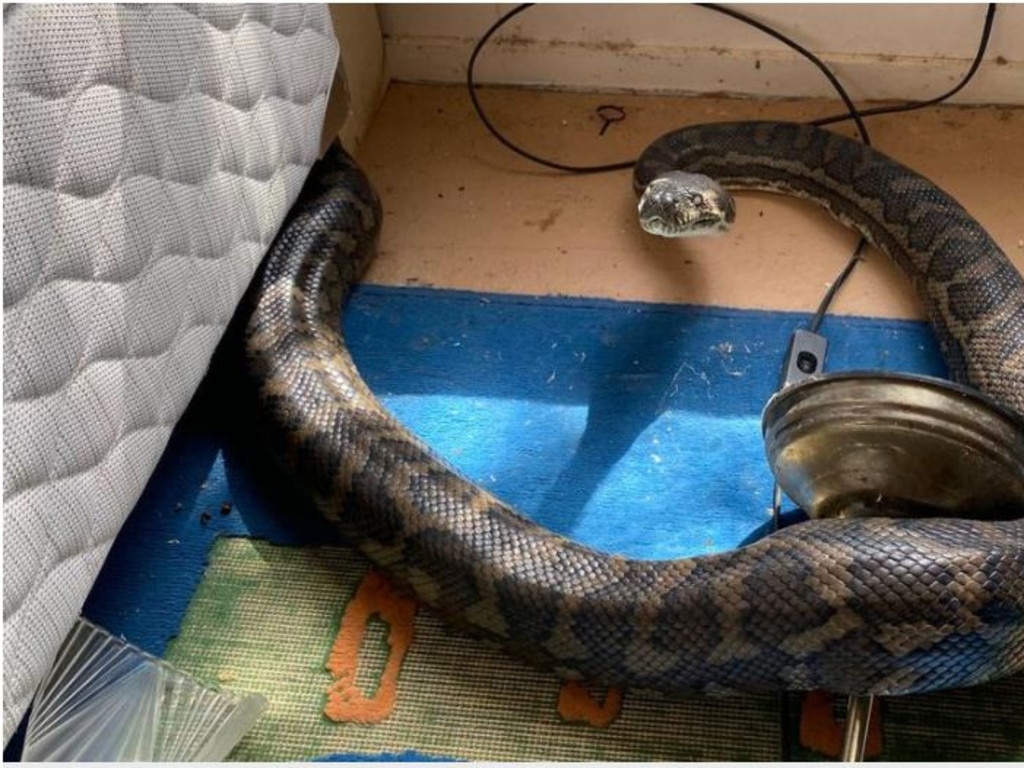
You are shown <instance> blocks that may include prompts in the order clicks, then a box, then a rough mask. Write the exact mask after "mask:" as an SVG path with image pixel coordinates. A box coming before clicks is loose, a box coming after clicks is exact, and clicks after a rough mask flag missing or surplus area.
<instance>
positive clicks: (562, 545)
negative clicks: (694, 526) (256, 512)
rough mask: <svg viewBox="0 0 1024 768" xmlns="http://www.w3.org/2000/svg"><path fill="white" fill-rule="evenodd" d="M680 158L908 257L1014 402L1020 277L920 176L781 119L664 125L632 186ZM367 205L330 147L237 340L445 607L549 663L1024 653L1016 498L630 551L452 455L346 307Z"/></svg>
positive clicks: (264, 383)
mask: <svg viewBox="0 0 1024 768" xmlns="http://www.w3.org/2000/svg"><path fill="white" fill-rule="evenodd" d="M671 168H685V169H686V170H692V171H698V172H701V173H704V174H707V175H709V176H712V177H715V178H717V179H718V180H720V181H721V182H722V183H723V184H724V185H725V186H726V187H732V188H752V189H770V190H775V191H781V192H784V193H788V194H793V195H798V196H801V197H806V198H810V199H812V200H814V201H816V202H818V203H820V204H821V205H823V206H824V207H825V208H827V209H828V210H829V211H830V212H831V213H832V214H833V215H834V216H836V217H837V218H838V219H840V220H841V221H843V222H844V223H846V224H848V225H851V226H853V227H855V228H856V229H858V230H859V231H860V232H861V233H863V234H864V235H865V236H866V237H867V238H868V239H869V240H870V241H871V242H873V243H874V244H875V245H876V246H878V247H879V248H880V249H881V250H883V251H884V252H885V253H887V254H888V255H889V256H890V257H892V258H893V259H894V260H895V261H896V263H897V264H898V265H899V266H900V268H901V269H902V271H903V272H904V273H906V275H907V276H908V277H909V278H910V280H911V281H912V283H913V285H914V287H915V288H916V290H917V293H918V295H919V297H920V299H921V301H922V302H923V304H924V306H925V308H926V310H927V313H928V317H929V319H930V322H931V324H932V327H933V328H934V329H935V332H936V334H937V335H938V337H939V340H940V342H941V345H942V349H943V351H944V354H945V357H946V360H947V362H948V364H949V368H950V371H951V372H952V374H953V375H954V377H956V378H959V379H961V380H965V381H968V382H970V383H971V384H973V385H974V386H976V387H978V388H980V389H982V390H984V391H985V392H987V393H988V394H989V395H991V396H992V397H994V398H996V399H997V400H999V401H1001V402H1002V403H1004V404H1005V405H1007V406H1009V407H1010V408H1013V409H1015V410H1016V411H1017V412H1024V281H1022V279H1021V276H1020V274H1019V273H1018V272H1017V271H1016V270H1015V269H1014V267H1013V266H1012V264H1011V263H1010V262H1009V261H1008V259H1007V258H1006V257H1005V255H1004V254H1003V253H1002V252H1001V251H1000V250H999V248H998V246H997V245H996V244H995V243H994V242H993V241H992V239H991V238H990V237H989V236H988V235H987V234H986V232H985V231H984V230H983V229H982V227H981V226H980V225H979V224H978V223H977V222H976V221H975V220H974V219H973V218H971V216H970V215H969V214H968V213H967V212H966V211H964V209H963V208H961V207H960V206H959V205H958V204H957V203H956V201H954V200H953V199H952V198H951V197H950V196H949V195H947V194H946V193H944V192H943V191H942V190H940V189H939V188H938V187H936V186H935V185H934V184H932V183H931V182H929V181H928V180H926V179H924V178H922V177H921V176H919V175H918V174H916V173H914V172H912V171H910V170H909V169H907V168H905V167H903V166H902V165H900V164H898V163H896V162H895V161H893V160H891V159H890V158H888V157H886V156H884V155H882V154H880V153H878V152H876V151H873V150H871V149H870V148H867V147H864V146H862V145H861V144H859V143H857V142H855V141H853V140H850V139H846V138H843V137H840V136H838V135H836V134H833V133H831V132H827V131H824V130H821V129H817V128H812V127H809V126H804V125H796V124H788V123H772V122H750V123H733V124H714V125H705V126H695V127H690V128H684V129H681V130H679V131H676V132H674V133H672V134H669V135H667V136H665V137H663V138H661V139H659V140H658V141H656V142H655V143H654V144H652V145H651V146H650V147H649V148H648V149H647V150H646V152H645V153H644V155H643V157H642V158H641V159H640V161H639V162H638V165H637V167H636V172H635V180H636V183H637V186H638V188H642V187H643V186H645V185H646V184H647V183H648V182H649V181H650V180H651V179H653V178H654V177H655V176H657V175H658V174H660V173H661V172H663V171H665V170H668V169H671ZM380 219H381V209H380V205H379V202H378V200H377V197H376V195H375V194H374V192H373V190H372V188H371V187H370V185H369V183H368V181H367V179H366V177H365V176H364V175H363V173H362V172H361V171H360V170H359V168H358V167H357V166H356V165H355V163H354V161H352V160H351V159H350V158H349V157H348V156H347V155H345V154H344V152H343V151H341V150H340V149H337V148H335V149H332V150H331V152H330V153H329V155H328V157H327V158H325V160H324V161H321V163H320V164H319V166H318V168H317V169H315V170H314V173H313V175H312V177H311V180H310V182H309V183H308V184H307V187H306V190H305V191H304V193H303V195H302V197H301V198H300V201H299V203H298V204H297V205H296V207H295V208H294V209H293V215H292V217H291V219H290V220H289V222H288V223H287V224H286V225H285V227H284V228H283V229H282V231H281V233H280V234H279V236H278V240H277V241H276V243H275V245H274V246H273V248H272V250H271V252H270V254H269V255H268V258H267V260H266V262H265V264H264V266H263V268H262V271H261V273H260V274H259V276H258V278H257V280H256V283H255V284H254V288H253V297H254V299H253V302H254V303H253V305H252V307H253V308H252V312H251V315H250V317H249V320H248V326H247V329H246V336H245V344H246V356H247V360H248V365H249V368H250V371H251V373H252V374H253V375H254V377H255V380H256V381H257V382H258V387H259V397H260V403H261V408H262V411H263V413H264V414H265V416H266V428H267V430H268V433H269V437H270V439H271V440H272V442H273V443H274V445H275V448H276V450H277V452H278V453H279V454H280V456H281V457H282V458H283V460H284V461H285V463H286V465H287V466H288V467H290V469H291V471H292V472H294V473H295V475H296V477H297V478H299V479H300V481H301V483H302V484H303V485H304V487H305V488H307V489H308V491H309V493H310V494H311V496H312V498H313V500H314V502H315V503H316V505H317V506H318V507H319V508H320V510H321V511H322V512H323V513H324V514H325V515H326V516H327V517H328V518H329V519H330V520H332V521H334V522H335V523H336V524H337V525H338V527H339V528H340V529H341V531H342V532H343V533H344V534H345V535H346V536H348V537H349V538H350V539H351V540H352V541H353V542H355V543H356V544H358V546H359V547H360V549H361V550H362V551H363V552H364V553H365V554H366V555H367V556H368V557H369V558H370V559H371V560H373V561H374V562H376V563H377V564H378V565H380V566H381V567H383V568H384V569H386V570H387V571H388V572H389V573H390V574H391V575H392V576H393V577H394V578H395V579H396V580H397V581H399V582H400V583H402V584H404V585H406V586H407V587H409V588H411V589H412V590H413V591H414V592H415V594H416V595H417V596H418V597H419V599H420V600H422V601H423V602H424V603H426V604H428V605H429V606H431V607H432V608H433V609H434V610H436V611H437V612H439V613H440V614H441V616H442V617H443V618H445V619H447V620H448V621H449V622H451V623H452V624H454V625H456V626H458V627H461V628H464V629H467V630H470V631H471V632H473V633H475V634H477V635H482V636H484V637H487V638H490V639H492V640H495V641H497V642H498V643H499V644H501V645H502V646H503V647H505V648H506V649H507V650H509V651H510V652H512V653H513V654H515V655H518V656H520V657H522V658H525V659H527V660H529V661H531V662H533V663H536V664H542V665H545V666H547V667H549V668H552V669H554V670H555V671H556V672H558V673H560V674H562V675H564V676H568V677H577V678H580V677H582V678H587V679H593V680H600V681H603V682H606V683H616V684H625V685H629V686H633V687H638V688H650V689H658V690H665V691H687V690H712V691H713V690H772V689H824V690H829V691H833V692H837V693H874V694H903V693H911V692H918V691H925V690H933V689H939V688H948V687H953V686H962V685H970V684H974V683H978V682H982V681H984V680H987V679H991V678H994V677H998V676H1001V675H1005V674H1009V673H1012V672H1015V671H1018V670H1021V669H1024V521H1022V520H1020V519H1016V520H1007V521H998V522H981V521H974V520H957V519H900V520H896V519H883V518H856V519H832V520H819V521H812V522H808V523H805V524H802V525H796V526H792V527H790V528H786V529H784V530H782V531H780V532H778V533H776V534H774V535H772V536H769V537H767V538H764V539H762V540H760V541H758V542H756V543H754V544H752V545H749V546H746V547H743V548H741V549H737V550H734V551H729V552H723V553H720V554H715V555H709V556H703V557H695V558H690V559H682V560H675V561H663V562H654V561H636V560H628V559H625V558H622V557H618V556H614V555H608V554H604V553H599V552H596V551H593V550H591V549H588V548H586V547H584V546H581V545H579V544H577V543H574V542H572V541H570V540H567V539H565V538H563V537H561V536H558V535H556V534H554V533H552V532H550V531H548V530H546V529H544V528H542V527H540V526H538V525H536V524H534V523H532V522H531V521H529V520H528V519H526V518H524V517H523V516H521V515H519V514H518V513H516V512H515V511H514V510H512V509H510V508H509V507H508V506H507V505H505V504H503V503H502V502H501V501H499V500H498V499H496V498H494V497H493V496H492V495H491V494H490V493H488V492H487V491H485V490H483V489H481V488H479V487H478V486H476V485H474V484H473V483H471V482H469V481H468V480H466V479H464V478H463V477H461V476H460V475H459V474H458V473H457V472H455V471H454V470H453V469H451V468H450V467H449V466H448V465H447V464H446V463H445V462H444V461H443V460H440V459H439V458H437V457H436V456H434V455H433V454H432V453H431V451H430V450H429V449H428V448H427V447H426V446H425V445H424V444H423V443H422V442H421V441H419V440H418V439H417V438H415V437H414V436H412V435H411V434H409V432H408V431H406V430H405V429H404V428H403V427H402V426H401V425H400V424H398V423H397V421H396V420H395V419H394V418H393V417H392V416H390V415H389V414H388V413H387V411H386V410H385V409H384V408H383V407H382V406H381V405H380V403H379V402H378V401H377V399H376V398H375V397H374V396H373V395H372V394H371V392H370V391H369V389H368V388H367V386H366V385H365V384H364V382H363V381H362V379H361V378H360V376H359V374H358V372H357V371H356V368H355V366H354V365H353V362H352V359H351V358H350V356H349V353H348V351H347V350H346V348H345V344H344V340H343V337H342V336H341V334H340V333H339V331H338V316H339V313H340V311H341V309H342V308H343V305H344V302H345V300H346V297H347V295H348V292H349V289H350V288H351V286H352V285H353V283H354V282H355V281H356V280H357V279H358V277H359V275H360V274H361V272H362V270H363V268H364V267H365V265H366V264H367V262H368V260H369V259H370V258H371V257H372V255H373V252H374V249H375V245H376V240H377V233H378V230H379V226H380ZM624 503H629V502H628V500H624ZM682 512H683V514H682V515H681V520H683V521H685V510H683V511H682ZM683 524H685V522H684V523H683Z"/></svg>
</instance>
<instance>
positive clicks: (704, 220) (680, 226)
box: [640, 216, 732, 239]
mask: <svg viewBox="0 0 1024 768" xmlns="http://www.w3.org/2000/svg"><path fill="white" fill-rule="evenodd" d="M731 224H732V219H730V218H724V219H723V218H721V217H719V216H702V217H700V218H698V219H695V220H692V221H687V222H679V221H675V220H672V219H668V220H666V219H664V218H662V217H660V216H649V217H646V218H641V219H640V228H641V229H643V230H644V232H647V233H649V234H652V235H657V236H658V237H669V238H675V239H678V238H684V237H704V236H707V235H720V234H722V233H724V232H728V231H729V230H730V228H731Z"/></svg>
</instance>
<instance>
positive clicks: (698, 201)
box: [690, 192, 704, 207]
mask: <svg viewBox="0 0 1024 768" xmlns="http://www.w3.org/2000/svg"><path fill="white" fill-rule="evenodd" d="M690 205H694V206H698V207H699V206H702V205H704V195H702V194H701V193H700V192H691V193H690Z"/></svg>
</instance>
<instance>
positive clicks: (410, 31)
mask: <svg viewBox="0 0 1024 768" xmlns="http://www.w3.org/2000/svg"><path fill="white" fill-rule="evenodd" d="M511 7H512V6H492V5H487V6H472V5H471V6H468V7H457V6H451V5H427V6H415V7H413V6H409V5H393V6H391V5H388V6H380V7H379V9H378V12H379V14H380V17H381V28H382V31H383V33H384V43H385V51H386V57H387V63H388V70H389V74H390V76H391V77H392V78H393V79H395V80H401V81H407V82H459V81H463V80H464V79H465V76H466V63H467V61H468V59H469V55H470V53H471V51H472V49H473V46H474V44H475V43H476V41H477V40H478V39H479V37H480V36H481V35H482V34H483V33H484V32H485V31H486V30H487V28H488V27H489V26H490V25H491V23H493V22H494V21H495V20H496V19H497V18H498V16H499V15H500V14H501V13H504V12H505V11H506V10H508V9H509V8H511ZM733 7H736V8H737V9H740V10H744V11H746V12H747V13H750V14H751V15H753V16H755V17H756V18H758V19H760V20H762V21H766V22H767V23H769V24H770V25H772V26H773V27H775V28H776V29H778V30H779V31H780V32H783V33H785V34H788V35H790V36H791V37H793V38H794V39H795V40H796V41H797V42H799V43H801V44H802V45H804V46H805V47H807V48H808V49H810V50H811V51H813V52H814V53H816V54H817V55H818V56H820V58H821V59H822V60H823V61H825V63H827V64H828V65H829V66H830V67H831V68H832V69H833V70H834V71H835V73H836V74H837V76H838V77H839V79H840V81H841V82H842V83H843V85H844V86H845V87H846V88H847V90H848V91H849V92H850V94H851V96H852V97H853V98H854V99H856V100H858V101H872V100H882V99H896V100H909V99H926V98H929V97H932V96H935V95H938V94H941V93H943V92H944V91H946V90H948V89H949V88H951V87H952V86H953V85H954V84H956V83H957V82H958V81H959V80H960V79H961V77H962V76H963V75H964V73H965V72H966V71H967V70H968V68H969V67H970V64H971V61H972V60H973V58H974V54H975V51H976V49H977V45H978V40H979V37H980V33H981V28H982V22H983V20H984V17H985V6H984V5H982V4H973V5H970V4H966V5H964V4H954V5H941V6H932V5H928V6H916V7H915V6H906V5H881V6H872V5H867V6H849V5H839V4H825V5H816V4H810V5H807V6H794V5H767V6H733ZM477 67H478V69H477V81H478V82H479V83H501V84H508V85H524V86H542V87H548V88H551V87H553V88H556V89H567V90H601V91H605V92H607V91H614V90H623V91H629V92H639V93H664V94H693V93H726V94H736V95H745V96H758V97H833V96H835V91H834V90H833V89H832V86H831V85H830V84H829V83H828V81H827V80H826V79H825V77H824V76H823V75H822V74H821V72H819V71H818V70H817V69H816V68H815V67H814V66H813V65H812V64H811V63H810V62H809V61H807V60H806V59H805V58H803V57H802V56H801V55H800V54H798V53H796V52H795V51H792V50H791V49H788V48H786V47H785V46H783V45H782V44H781V43H777V42H775V41H774V40H772V39H771V38H768V37H767V36H765V35H764V34H763V33H761V32H758V31H757V30H754V29H752V28H750V27H747V26H746V25H744V24H742V23H741V22H739V21H735V20H732V19H728V18H725V17H723V16H720V15H719V14H716V13H713V12H710V11H707V10H704V9H700V8H696V7H691V6H676V5H669V6H656V5H646V4H638V5H635V6H632V7H631V6H624V5H619V4H612V5H589V4H584V5H562V4H557V5H555V4H552V5H545V4H540V5H538V6H536V7H534V8H531V9H530V10H528V11H526V12H525V13H523V14H520V15H519V16H517V17H516V18H515V19H513V20H511V21H510V22H509V24H508V25H506V26H505V27H504V28H503V29H502V30H501V31H499V32H498V33H497V34H496V35H495V36H494V37H493V38H492V40H491V41H490V43H489V45H488V46H487V48H486V49H485V50H484V52H483V54H482V55H481V56H480V59H479V61H478V65H477ZM953 101H954V102H959V103H969V104H1024V6H1015V5H1004V6H1000V7H999V10H998V12H997V14H996V19H995V24H994V27H993V31H992V36H991V40H990V43H989V47H988V51H987V54H986V57H985V61H984V62H983V65H982V67H981V68H980V70H979V71H978V73H977V74H976V75H975V77H974V79H973V80H972V82H971V83H970V85H969V87H968V88H966V89H964V90H963V91H961V92H960V93H959V94H957V96H956V97H954V99H953Z"/></svg>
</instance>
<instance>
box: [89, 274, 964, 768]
mask: <svg viewBox="0 0 1024 768" xmlns="http://www.w3.org/2000/svg"><path fill="white" fill-rule="evenodd" d="M808 319H809V318H808V316H807V315H804V314H798V313H782V312H763V311H745V310H734V309H722V308H715V307H694V306H675V305H657V304H643V303H632V302H613V301H603V300H595V299H578V298H553V297H549V298H532V297H525V296H514V295H497V294H480V293H468V292H461V291H449V290H434V289H420V288H400V289H399V288H387V287H379V286H372V285H366V286H361V287H359V288H358V289H357V290H356V291H355V293H354V295H353V298H352V300H351V304H350V307H349V310H348V312H347V313H346V317H345V321H344V330H345V334H346V337H347V340H348V343H349V346H350V348H351V350H352V353H353V356H354V358H355V360H356V363H357V365H358V366H359V368H360V370H361V371H362V373H363V375H364V377H365V379H366V380H367V382H368V383H369V384H370V386H371V387H372V388H373V390H374V391H375V392H377V393H378V395H379V396H380V397H381V399H382V400H383V401H384V403H385V404H386V405H387V406H388V407H389V408H391V409H392V411H393V412H394V413H395V414H396V415H397V416H398V417H399V418H400V419H401V420H402V421H403V422H404V423H405V424H407V425H408V426H409V428H410V429H412V430H413V431H414V432H416V433H417V434H419V435H420V436H421V437H423V438H424V439H425V440H426V441H427V442H428V443H429V444H430V445H431V446H433V447H434V448H435V449H436V450H437V451H438V452H439V453H441V454H442V455H444V456H445V457H447V458H448V459H449V460H450V461H451V462H453V463H454V464H455V465H456V466H457V467H458V468H459V469H460V470H461V471H462V472H463V473H465V474H466V475H467V476H469V477H470V478H472V479H473V480H475V481H477V482H479V483H480V484H482V485H484V486H486V487H487V488H489V489H490V490H492V491H493V492H495V493H496V494H498V495H499V496H500V497H502V498H503V499H505V500H506V501H508V502H510V503H512V504H513V505H514V506H516V507H517V508H518V509H520V510H521V511H523V512H525V513H526V514H528V515H530V516H531V517H533V518H534V519H535V520H538V521H539V522H541V523H543V524H544V525H546V526H548V527H550V528H552V529H553V530H556V531H558V532H560V533H563V534H566V535H569V536H572V537H574V538H576V539H578V540H580V541H583V542H585V543H586V544H589V545H591V546H593V547H596V548H599V549H603V550H609V551H616V552H620V553H623V554H626V555H630V556H633V557H640V558H665V557H681V556H687V555H694V554H701V553H707V552H714V551H720V550H722V549H726V548H731V547H735V546H737V545H739V544H741V543H743V542H745V541H750V540H752V539H754V538H757V537H758V536H759V535H761V534H763V533H764V531H765V530H766V524H767V521H768V511H769V506H770V503H771V489H772V478H771V474H770V472H769V470H768V467H767V464H766V461H765V459H764V453H763V448H762V444H761V429H760V416H761V410H762V408H763V406H764V404H765V402H766V401H767V400H768V398H769V397H770V396H771V394H772V393H773V392H774V391H775V389H776V387H777V384H778V376H779V371H780V367H781V364H782V360H783V357H784V354H785V351H786V349H787V345H788V343H789V339H790V335H791V333H792V331H793V330H794V329H795V328H797V327H804V326H805V325H806V323H807V320H808ZM822 332H823V333H824V334H825V335H826V336H827V337H828V339H829V342H830V348H829V356H828V361H827V364H826V368H827V370H829V371H840V370H864V369H876V370H888V371H908V372H917V373H924V374H930V375H939V376H941V375H943V370H944V367H943V363H942V361H941V358H940V356H939V354H938V349H937V345H936V344H935V342H934V340H933V338H932V336H931V333H930V331H929V329H928V328H927V326H925V325H924V324H922V323H917V322H904V321H893V320H877V319H868V318H837V317H830V318H828V319H827V320H826V322H825V324H824V326H823V328H822ZM237 376H238V372H237V371H236V370H232V369H230V368H229V367H228V366H225V365H223V364H222V362H215V364H214V366H213V367H212V369H211V372H210V375H209V376H208V377H207V380H206V381H205V382H204V385H203V387H202V388H201V390H200V391H199V393H198V394H197V396H196V397H195V399H194V401H193V403H192V405H191V406H190V408H189V410H188V412H187V413H186V415H185V417H184V418H183V420H182V421H181V423H180V425H179V426H178V428H177V429H176V431H175V434H174V436H173V437H172V439H171V442H170V445H169V447H168V449H167V451H166V453H165V455H164V457H163V459H162V461H161V463H160V465H159V467H158V469H157V471H156V473H155V474H154V476H153V478H152V480H151V481H150V483H149V485H148V487H147V489H146V491H145V493H144V495H143V497H142V498H141V499H140V501H139V504H138V505H137V508H136V509H135V511H134V512H133V514H132V515H131V517H130V518H129V520H128V522H127V524H126V525H125V527H124V529H123V531H122V533H121V535H120V536H119V537H118V540H117V542H116V543H115V546H114V548H113V550H112V552H111V554H110V557H109V558H108V561H107V563H106V565H105V567H104V569H103V571H102V573H101V575H100V578H99V580H98V582H97V583H96V586H95V588H94V590H93V592H92V594H91V596H90V598H89V600H88V602H87V604H86V607H85V610H84V613H85V615H86V616H87V617H88V618H90V619H91V620H93V621H95V622H97V623H98V624H100V625H102V626H104V627H106V628H107V629H109V630H110V631H111V632H114V633H115V634H121V635H124V636H125V637H126V638H127V639H128V640H129V641H131V642H133V643H135V644H137V645H139V646H141V647H142V648H144V649H145V650H147V651H149V652H151V653H154V654H157V655H161V654H162V653H163V651H164V649H165V648H166V646H167V643H168V641H169V640H170V639H171V638H173V637H174V636H175V635H176V634H177V633H178V630H179V627H180V625H181V621H182V617H183V615H184V613H185V611H186V609H187V607H188V605H189V602H190V600H191V599H192V596H193V594H194V592H195V589H196V587H197V585H198V584H199V582H200V580H201V579H202V576H203V571H204V567H205V564H206V562H207V558H208V555H209V552H210V548H211V546H212V544H213V541H214V540H215V539H216V537H218V536H224V535H234V536H247V537H253V538H260V539H264V540H266V541H269V542H272V543H278V544H292V545H295V544H324V543H331V542H336V541H337V537H336V535H335V534H334V533H333V531H332V530H330V529H328V528H327V526H326V525H325V524H323V523H321V522H320V520H319V519H318V517H317V516H316V515H315V514H314V513H313V512H312V511H310V510H308V509H306V508H305V507H301V508H300V507H298V506H297V505H296V504H295V503H294V501H292V500H293V499H294V498H295V492H294V491H293V490H291V489H290V488H289V487H288V486H287V483H286V482H285V481H283V480H282V479H281V478H280V477H279V476H278V475H277V474H276V471H275V470H273V468H272V467H271V466H270V465H269V463H268V462H267V460H266V458H265V457H264V456H263V453H262V450H260V448H259V444H258V441H257V440H256V439H255V435H254V433H253V426H252V419H251V414H247V413H241V412H239V411H238V409H237V408H236V407H235V403H236V401H237V397H235V393H236V392H237V388H238V386H239V381H238V378H237ZM281 509H292V510H297V511H293V512H292V513H291V514H290V515H289V516H287V517H285V516H282V515H281V513H280V511H279V510H281ZM793 514H796V513H792V514H791V515H790V517H792V516H793ZM737 727H741V724H737ZM410 746H412V745H410ZM397 753H400V750H399V751H398V752H397ZM412 755H415V753H412ZM342 757H344V756H342ZM349 757H358V756H356V755H351V756H349ZM390 757H392V758H393V757H394V755H391V756H390Z"/></svg>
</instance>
